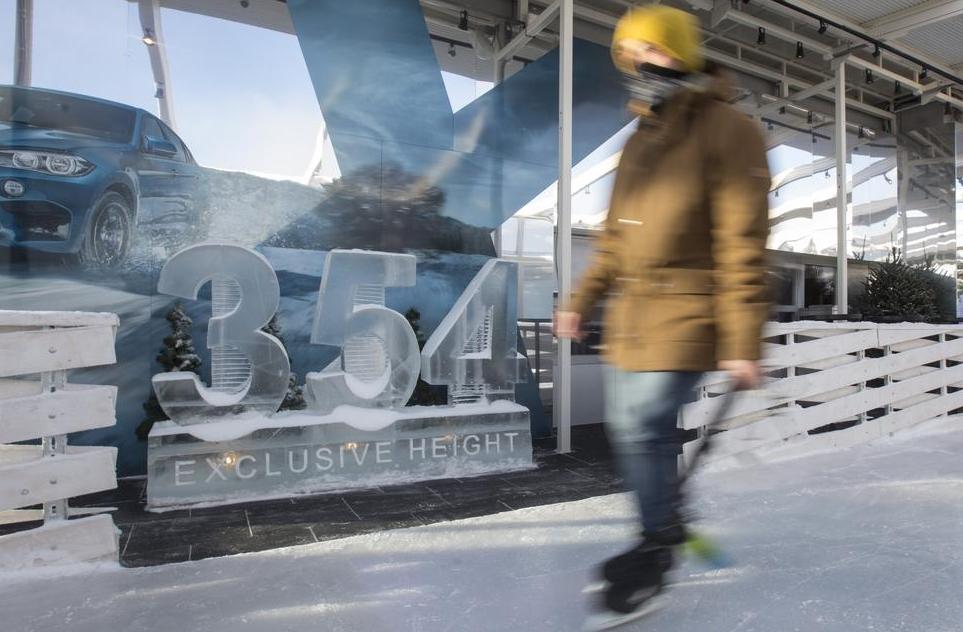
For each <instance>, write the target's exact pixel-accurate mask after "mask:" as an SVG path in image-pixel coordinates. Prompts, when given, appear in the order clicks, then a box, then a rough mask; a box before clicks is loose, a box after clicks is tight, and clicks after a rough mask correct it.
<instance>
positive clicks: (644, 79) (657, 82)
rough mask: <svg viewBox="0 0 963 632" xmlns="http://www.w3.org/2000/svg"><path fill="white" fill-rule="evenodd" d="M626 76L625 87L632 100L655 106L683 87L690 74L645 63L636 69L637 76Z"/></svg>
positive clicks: (627, 74)
mask: <svg viewBox="0 0 963 632" xmlns="http://www.w3.org/2000/svg"><path fill="white" fill-rule="evenodd" d="M624 76H625V87H626V89H627V90H628V91H629V94H630V95H631V97H632V99H634V100H636V101H641V102H643V103H648V104H650V105H655V104H658V103H661V102H662V101H664V100H665V99H666V98H667V97H668V96H669V95H670V94H671V93H672V92H674V91H675V90H677V89H678V88H679V87H680V86H681V85H683V83H684V81H685V79H686V78H687V77H688V76H689V73H687V72H683V71H680V70H674V69H672V68H666V67H664V66H657V65H655V64H650V63H645V64H639V65H638V66H636V67H635V74H629V73H626V74H625V75H624Z"/></svg>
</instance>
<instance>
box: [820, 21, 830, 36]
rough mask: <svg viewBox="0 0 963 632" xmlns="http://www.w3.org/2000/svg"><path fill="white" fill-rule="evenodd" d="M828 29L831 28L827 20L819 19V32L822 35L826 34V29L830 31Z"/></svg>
mask: <svg viewBox="0 0 963 632" xmlns="http://www.w3.org/2000/svg"><path fill="white" fill-rule="evenodd" d="M828 30H829V25H828V24H826V20H820V21H819V34H820V35H825V34H826V31H828Z"/></svg>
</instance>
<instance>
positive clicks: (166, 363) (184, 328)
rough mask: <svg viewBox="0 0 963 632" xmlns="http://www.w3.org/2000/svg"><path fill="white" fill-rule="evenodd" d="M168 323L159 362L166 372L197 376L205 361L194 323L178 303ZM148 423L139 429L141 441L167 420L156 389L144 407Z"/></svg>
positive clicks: (138, 434)
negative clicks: (194, 334)
mask: <svg viewBox="0 0 963 632" xmlns="http://www.w3.org/2000/svg"><path fill="white" fill-rule="evenodd" d="M167 322H169V323H170V326H171V333H170V335H168V336H166V337H165V338H164V343H163V344H164V346H163V347H161V349H160V352H159V353H158V354H157V358H156V360H157V363H158V364H160V365H161V366H162V367H164V371H167V372H169V371H191V372H194V373H197V369H198V368H200V366H201V358H200V356H199V355H197V352H196V351H195V349H194V339H193V338H192V337H191V329H192V328H193V326H194V322H193V321H192V320H191V318H190V316H188V315H187V313H186V312H185V311H184V307H183V306H182V305H181V304H180V303H178V304H176V305H174V308H173V309H172V310H171V311H170V312H168V313H167ZM143 408H144V414H145V415H146V416H145V418H144V420H143V421H142V422H140V424H139V425H138V426H137V438H138V439H140V440H141V441H146V440H147V435H148V434H150V429H151V428H152V427H153V426H154V423H155V422H158V421H161V420H162V419H166V418H167V415H166V414H164V410H163V409H162V408H161V405H160V402H158V401H157V394H156V393H155V392H154V389H153V388H151V390H150V397H149V398H148V399H147V401H146V402H144V404H143Z"/></svg>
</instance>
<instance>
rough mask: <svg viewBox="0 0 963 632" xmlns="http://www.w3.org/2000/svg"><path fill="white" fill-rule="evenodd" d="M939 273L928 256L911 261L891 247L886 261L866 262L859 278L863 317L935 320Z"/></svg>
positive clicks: (937, 317) (886, 319)
mask: <svg viewBox="0 0 963 632" xmlns="http://www.w3.org/2000/svg"><path fill="white" fill-rule="evenodd" d="M939 277H940V275H939V274H937V273H936V272H935V270H934V268H933V261H932V259H928V260H926V261H924V262H923V263H919V264H914V265H911V264H908V263H906V261H905V260H904V259H903V256H902V253H901V252H900V251H899V249H897V248H893V250H892V253H891V254H890V255H889V256H887V258H886V261H884V262H881V263H874V264H872V265H871V266H870V270H869V275H868V276H867V278H866V280H865V281H864V282H863V287H864V294H863V297H862V301H861V309H862V312H863V315H864V316H865V317H866V319H867V320H870V321H882V322H895V321H908V322H926V321H933V320H937V319H939V318H940V309H939V304H938V293H937V284H938V281H939Z"/></svg>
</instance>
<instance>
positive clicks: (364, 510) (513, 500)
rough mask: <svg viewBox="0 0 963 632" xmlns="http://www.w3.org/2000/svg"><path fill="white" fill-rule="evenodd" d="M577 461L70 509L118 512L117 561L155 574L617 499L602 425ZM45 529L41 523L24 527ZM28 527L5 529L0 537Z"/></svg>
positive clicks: (575, 437) (101, 499)
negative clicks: (354, 486)
mask: <svg viewBox="0 0 963 632" xmlns="http://www.w3.org/2000/svg"><path fill="white" fill-rule="evenodd" d="M572 445H573V446H575V449H574V451H573V452H572V453H571V454H556V453H555V451H554V450H555V439H554V438H550V439H541V440H536V441H535V461H536V464H537V466H538V467H537V469H535V470H529V471H523V472H509V473H502V474H495V475H489V476H480V477H475V478H465V479H444V480H433V481H422V482H419V483H413V484H409V485H397V486H393V487H377V488H373V489H365V490H360V491H352V492H344V493H332V494H324V495H316V496H297V497H294V498H291V499H282V500H270V501H263V502H251V503H243V504H237V505H230V506H226V507H213V508H205V509H190V510H181V511H171V512H164V513H151V512H148V511H146V510H145V502H146V500H145V498H144V491H145V489H144V488H145V483H146V481H144V480H143V479H124V480H121V481H119V483H118V487H117V489H115V490H111V491H108V492H101V493H98V494H90V495H88V496H83V497H79V498H75V499H73V500H72V501H71V506H73V507H83V506H88V507H95V506H96V507H116V511H114V512H113V516H114V522H115V523H116V524H117V526H118V528H120V530H121V539H120V547H121V562H122V563H123V564H124V565H125V566H154V565H158V564H169V563H173V562H185V561H188V560H199V559H204V558H207V557H217V556H221V555H232V554H236V553H249V552H254V551H264V550H267V549H275V548H280V547H286V546H296V545H299V544H309V543H312V542H318V541H322V540H333V539H337V538H344V537H348V536H352V535H359V534H363V533H372V532H376V531H384V530H386V529H396V528H403V527H411V526H417V525H423V524H434V523H437V522H443V521H449V520H457V519H461V518H470V517H475V516H483V515H488V514H493V513H500V512H503V511H511V510H514V509H522V508H525V507H534V506H537V505H548V504H552V503H559V502H566V501H571V500H580V499H582V498H589V497H592V496H602V495H605V494H612V493H616V492H618V491H620V489H619V484H620V481H619V479H618V478H617V476H616V474H615V472H614V469H613V464H612V459H611V453H610V451H609V446H608V442H607V441H606V439H605V434H604V432H603V430H602V427H601V426H599V425H595V426H576V427H575V428H573V429H572ZM28 524H29V525H30V526H39V523H28ZM18 527H19V528H23V525H9V526H0V534H4V533H9V532H12V531H14V530H17V528H18Z"/></svg>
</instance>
